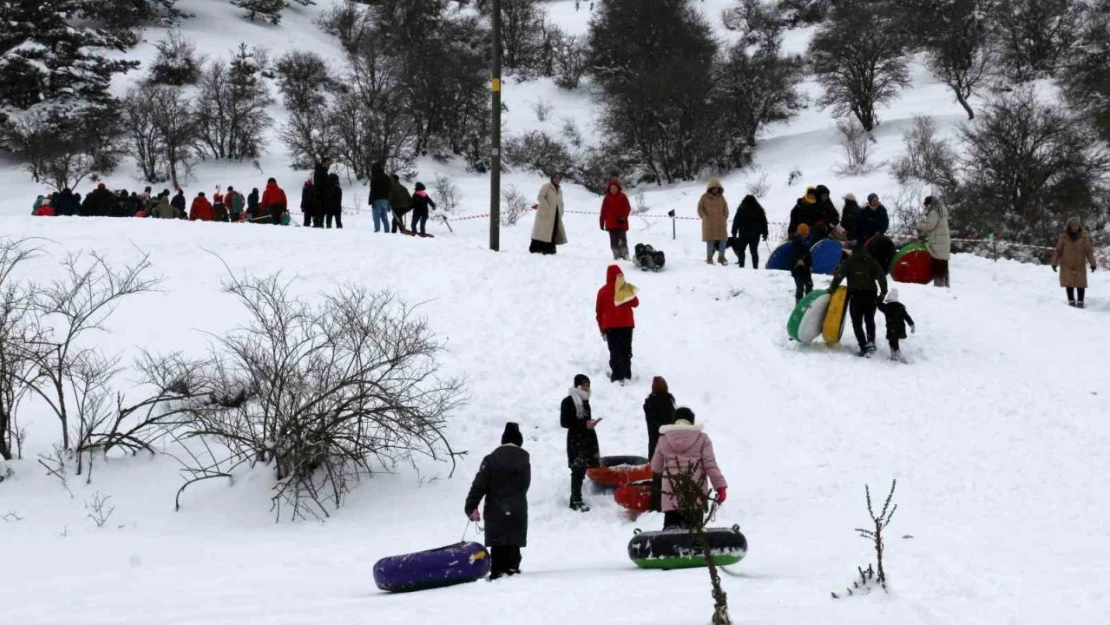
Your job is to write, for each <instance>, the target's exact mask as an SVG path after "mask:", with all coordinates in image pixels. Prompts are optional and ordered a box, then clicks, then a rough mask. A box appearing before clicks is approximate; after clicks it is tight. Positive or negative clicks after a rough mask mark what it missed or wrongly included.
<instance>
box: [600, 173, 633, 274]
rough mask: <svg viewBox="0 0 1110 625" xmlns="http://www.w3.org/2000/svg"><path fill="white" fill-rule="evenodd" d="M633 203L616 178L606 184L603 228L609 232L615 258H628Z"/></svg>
mask: <svg viewBox="0 0 1110 625" xmlns="http://www.w3.org/2000/svg"><path fill="white" fill-rule="evenodd" d="M631 214H632V204H631V203H630V202H629V201H628V196H627V195H625V194H624V189H622V188H621V183H620V181H619V180H617V179H616V178H614V179H612V180H610V181H609V184H607V185H606V186H605V199H603V200H602V201H601V218H600V219H599V220H598V221H599V222H600V223H601V229H602V230H605V231H607V232H608V233H609V249H610V250H612V252H613V260H628V217H629V216H630V215H631Z"/></svg>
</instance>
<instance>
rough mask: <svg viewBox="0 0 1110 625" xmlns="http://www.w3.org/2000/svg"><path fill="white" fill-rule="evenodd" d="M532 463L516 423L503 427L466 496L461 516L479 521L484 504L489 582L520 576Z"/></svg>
mask: <svg viewBox="0 0 1110 625" xmlns="http://www.w3.org/2000/svg"><path fill="white" fill-rule="evenodd" d="M531 485H532V461H531V459H530V458H529V456H528V452H527V451H525V450H524V436H523V435H521V433H520V426H518V425H517V424H516V423H506V424H505V431H504V433H502V434H501V446H500V447H498V448H497V449H495V450H493V453H491V454H490V455H488V456H486V457H485V458H484V459H482V465H481V467H480V468H479V469H478V474H477V475H475V476H474V482H473V483H472V484H471V486H470V492H469V493H468V494H467V496H466V505H465V507H464V512H465V513H466V516H467V518H469V519H470V520H471V521H474V522H478V521H481V520H482V516H483V515H482V513H479V512H478V504H479V503H481V502H482V500H483V499H484V500H485V502H486V503H485V506H484V510H483V511H484V513H485V521H486V528H485V529H486V536H485V538H486V541H485V542H486V546H487V547H489V550H490V575H489V578H490V580H495V579H497V578H499V577H502V576H505V575H516V574H517V573H520V559H521V556H520V549H521V547H527V546H528V488H529V487H530V486H531Z"/></svg>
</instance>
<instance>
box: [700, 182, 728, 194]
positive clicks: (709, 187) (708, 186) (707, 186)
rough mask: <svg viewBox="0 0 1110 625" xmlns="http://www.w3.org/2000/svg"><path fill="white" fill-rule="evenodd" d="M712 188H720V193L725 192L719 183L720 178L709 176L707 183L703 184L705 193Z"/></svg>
mask: <svg viewBox="0 0 1110 625" xmlns="http://www.w3.org/2000/svg"><path fill="white" fill-rule="evenodd" d="M713 189H720V190H721V193H724V192H725V188H724V186H723V185H721V179H720V178H710V179H709V184H707V185H705V191H706V193H708V192H710V191H712V190H713Z"/></svg>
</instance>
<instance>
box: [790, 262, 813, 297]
mask: <svg viewBox="0 0 1110 625" xmlns="http://www.w3.org/2000/svg"><path fill="white" fill-rule="evenodd" d="M793 274H794V301H795V302H800V301H802V298H803V297H805V296H806V295H809V294H810V293H811V292H812V291H813V273H812V272H811V271H810V269H809V267H795V268H794V271H793Z"/></svg>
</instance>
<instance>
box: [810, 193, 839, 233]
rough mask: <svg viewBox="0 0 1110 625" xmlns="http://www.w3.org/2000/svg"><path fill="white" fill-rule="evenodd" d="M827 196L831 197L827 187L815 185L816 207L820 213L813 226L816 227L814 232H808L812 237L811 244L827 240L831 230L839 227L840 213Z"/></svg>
mask: <svg viewBox="0 0 1110 625" xmlns="http://www.w3.org/2000/svg"><path fill="white" fill-rule="evenodd" d="M829 195H831V192H830V191H829V188H828V187H826V186H825V185H823V184H819V185H817V206H818V208H819V209H820V212H821V219H820V220H818V222H817V223H816V224H815V225H816V226H817V228H816V230H813V231H811V232H810V234H812V235H813V237H812V239H813V240H812V243H817V242H818V241H820V240H822V239H825V238H828V236H829V233H831V232H832V231H833V228H835V227H837V226H838V225H840V213H839V212H838V211H837V210H836V205H834V204H833V201H832V199H831V198H830V197H829Z"/></svg>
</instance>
